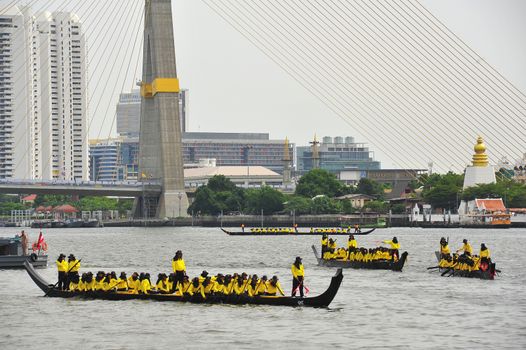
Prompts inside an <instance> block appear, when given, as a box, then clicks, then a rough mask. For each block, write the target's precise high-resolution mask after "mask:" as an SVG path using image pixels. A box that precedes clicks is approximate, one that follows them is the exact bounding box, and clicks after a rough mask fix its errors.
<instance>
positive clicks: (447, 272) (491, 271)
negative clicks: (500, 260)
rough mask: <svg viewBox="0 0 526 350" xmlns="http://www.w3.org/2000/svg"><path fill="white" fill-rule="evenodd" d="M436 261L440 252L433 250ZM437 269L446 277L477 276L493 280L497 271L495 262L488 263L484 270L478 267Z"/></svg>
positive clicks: (438, 259)
mask: <svg viewBox="0 0 526 350" xmlns="http://www.w3.org/2000/svg"><path fill="white" fill-rule="evenodd" d="M435 255H436V258H437V261H438V262H439V263H440V256H441V255H440V252H438V251H435ZM438 271H439V272H440V273H441V275H442V276H446V277H467V278H479V279H481V280H494V279H495V275H496V273H497V269H496V264H495V263H490V264H488V266H487V268H486V269H485V270H482V269H479V270H474V271H465V270H455V269H454V268H450V267H449V268H439V269H438Z"/></svg>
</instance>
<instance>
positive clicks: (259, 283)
mask: <svg viewBox="0 0 526 350" xmlns="http://www.w3.org/2000/svg"><path fill="white" fill-rule="evenodd" d="M56 263H57V268H58V273H59V283H58V284H59V285H58V288H59V289H61V290H69V291H83V292H85V291H103V292H126V293H129V294H175V295H178V296H193V295H201V297H202V298H203V299H206V297H207V296H209V295H224V296H227V295H247V296H250V297H253V296H258V295H268V296H275V295H278V293H279V294H280V295H282V296H283V295H285V293H284V292H283V289H282V288H281V284H280V282H279V279H278V277H277V276H273V277H272V278H270V279H268V278H267V276H262V277H261V278H259V277H258V276H257V275H256V274H254V275H251V276H249V275H248V274H246V273H245V272H243V273H234V274H232V275H230V274H227V275H223V274H221V273H219V274H217V275H215V276H209V274H208V272H207V271H203V272H202V273H201V275H200V276H198V277H194V278H192V279H190V278H189V277H188V275H187V274H186V265H185V262H184V260H183V254H182V252H181V251H177V252H176V254H175V256H174V258H173V259H172V268H173V272H172V273H170V274H169V275H167V274H165V273H159V274H158V275H157V281H156V282H155V284H153V283H152V280H151V276H150V274H149V273H143V272H141V273H138V272H134V273H133V274H132V275H131V276H129V277H128V276H127V275H126V273H125V272H121V273H120V275H119V277H117V274H116V273H115V271H112V272H104V271H99V272H97V274H96V275H93V273H92V272H86V273H83V274H82V275H81V276H79V273H78V270H79V268H80V261H79V260H76V259H75V257H74V256H73V255H70V257H69V261H65V256H64V255H63V254H61V255H60V256H59V258H58V259H57V262H56ZM71 267H73V268H71ZM292 274H293V286H297V285H298V283H297V281H298V280H299V281H301V282H302V281H303V276H304V268H303V264H301V258H299V257H297V258H296V261H295V263H294V264H293V265H292ZM295 281H296V283H295ZM296 289H299V288H295V289H294V291H293V293H292V295H293V296H294V295H295V292H296ZM299 291H300V295H301V296H303V288H301V289H299Z"/></svg>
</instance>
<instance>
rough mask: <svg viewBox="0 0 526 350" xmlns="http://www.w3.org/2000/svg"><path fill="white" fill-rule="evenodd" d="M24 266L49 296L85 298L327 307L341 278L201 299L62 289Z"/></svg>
mask: <svg viewBox="0 0 526 350" xmlns="http://www.w3.org/2000/svg"><path fill="white" fill-rule="evenodd" d="M24 267H25V269H26V271H27V273H28V274H29V276H30V277H31V279H32V280H33V282H35V284H36V285H37V286H38V287H39V288H40V289H41V290H42V291H43V292H44V293H45V294H44V295H45V296H47V297H51V298H73V297H78V298H85V299H103V300H134V299H140V300H155V301H174V302H190V303H198V304H235V305H243V304H255V305H276V306H310V307H328V306H329V304H330V303H331V302H332V300H333V299H334V297H335V296H336V293H337V292H338V289H339V288H340V284H341V282H342V279H343V273H342V269H338V270H337V271H336V274H335V275H334V276H333V277H332V279H331V283H330V285H329V288H327V290H326V291H325V292H323V293H322V294H320V295H318V296H315V297H308V298H307V297H305V298H301V297H287V296H266V295H261V296H259V295H258V296H255V297H249V296H245V295H241V296H239V295H228V296H224V295H209V296H207V298H206V299H203V298H202V297H201V296H200V295H199V294H194V295H193V296H179V295H175V294H131V293H128V292H103V291H88V292H79V291H74V292H71V291H63V290H59V289H55V288H54V285H52V284H49V283H48V282H47V281H46V280H44V279H43V278H42V276H40V274H39V273H38V272H37V271H36V270H35V269H34V267H33V266H32V265H31V264H30V263H29V262H27V261H26V262H25V263H24Z"/></svg>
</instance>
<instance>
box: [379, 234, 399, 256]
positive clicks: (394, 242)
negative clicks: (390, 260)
mask: <svg viewBox="0 0 526 350" xmlns="http://www.w3.org/2000/svg"><path fill="white" fill-rule="evenodd" d="M383 243H385V244H389V246H390V249H391V255H393V256H395V255H396V259H398V258H399V255H398V250H400V243H398V238H396V237H393V239H392V240H390V241H383Z"/></svg>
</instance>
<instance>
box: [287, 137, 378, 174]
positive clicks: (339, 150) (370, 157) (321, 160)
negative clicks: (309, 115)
mask: <svg viewBox="0 0 526 350" xmlns="http://www.w3.org/2000/svg"><path fill="white" fill-rule="evenodd" d="M311 144H312V146H302V147H297V160H296V164H297V172H298V174H299V175H303V174H305V173H307V172H308V171H310V170H312V169H314V168H318V167H319V168H321V169H324V170H327V171H329V172H331V173H333V174H335V175H337V176H339V173H340V172H341V171H343V170H350V169H354V170H375V169H380V162H378V161H375V160H374V154H373V152H372V151H370V150H369V148H368V147H367V146H366V145H365V143H357V142H355V141H354V137H350V136H348V137H345V138H343V137H341V136H337V137H335V138H334V139H333V138H332V137H330V136H325V137H324V138H323V140H322V142H321V143H320V142H318V141H316V140H314V141H313V142H311Z"/></svg>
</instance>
